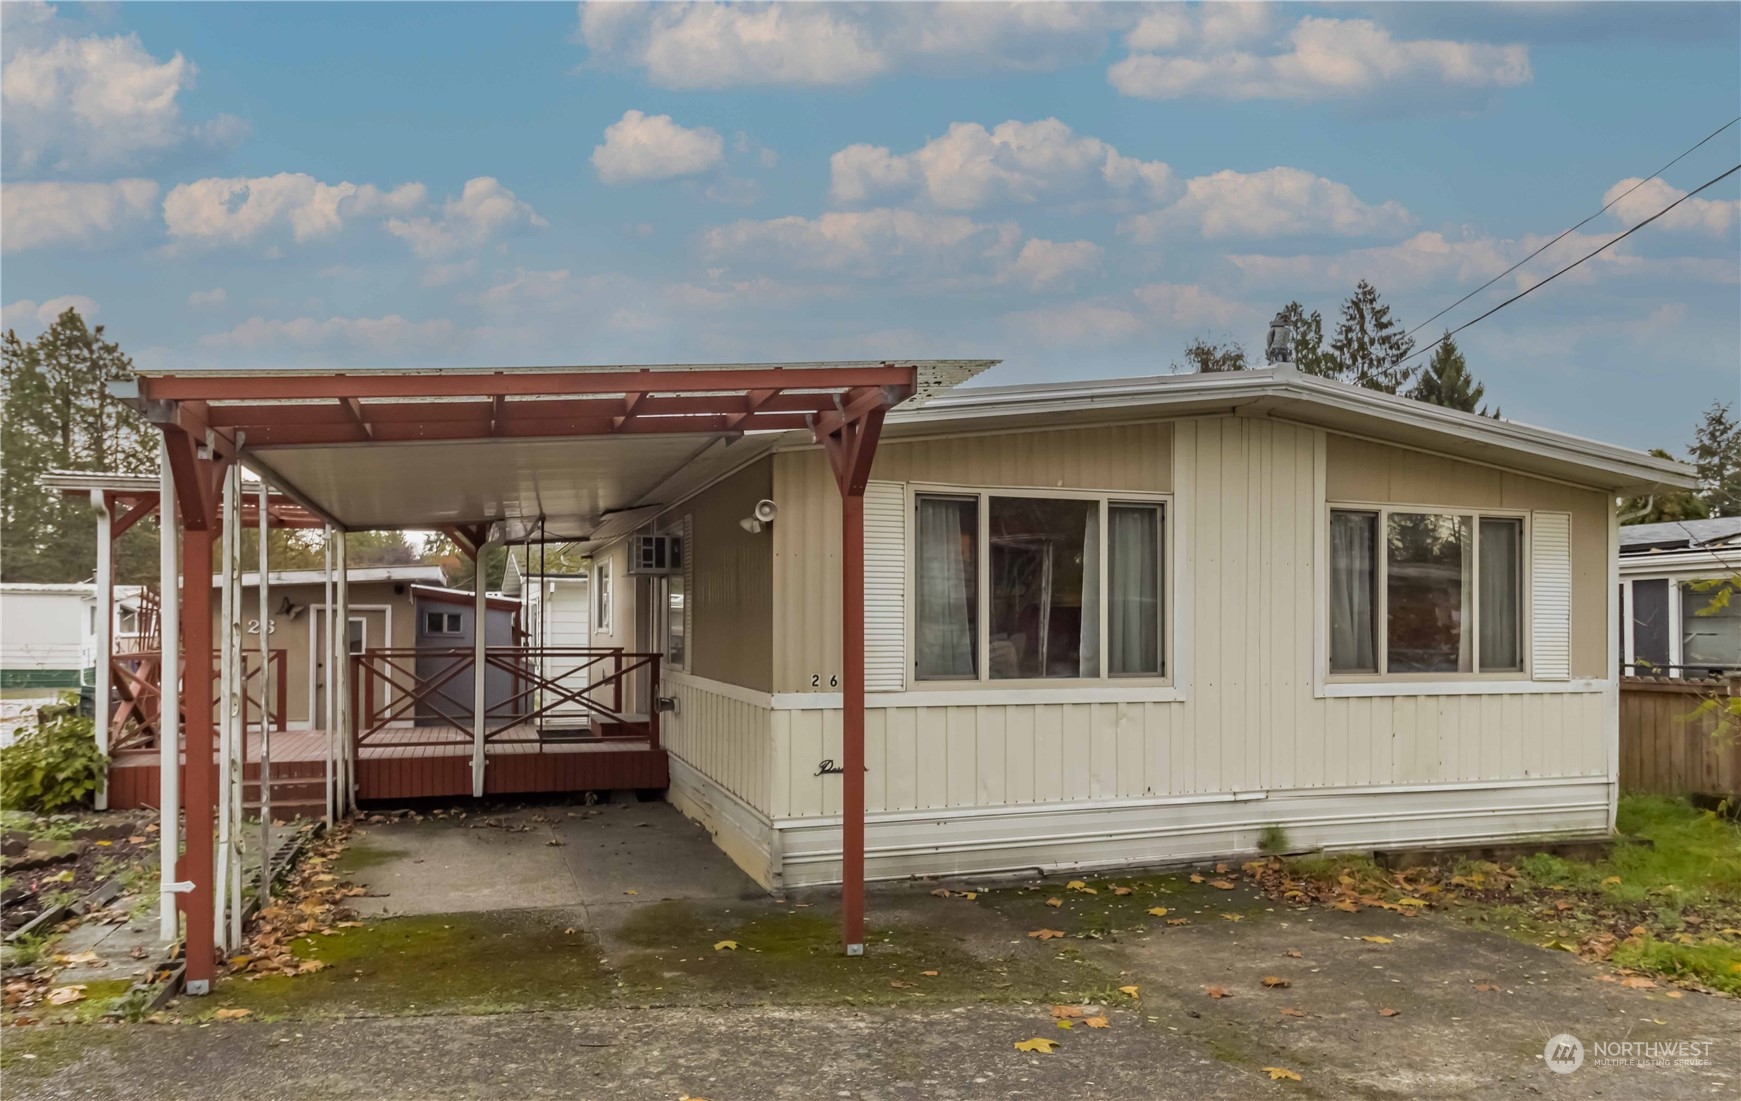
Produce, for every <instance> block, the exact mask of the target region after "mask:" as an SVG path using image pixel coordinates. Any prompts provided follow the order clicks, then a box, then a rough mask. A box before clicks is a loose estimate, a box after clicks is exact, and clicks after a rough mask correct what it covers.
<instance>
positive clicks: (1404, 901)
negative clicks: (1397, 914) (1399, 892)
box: [1396, 898, 1428, 906]
mask: <svg viewBox="0 0 1741 1101" xmlns="http://www.w3.org/2000/svg"><path fill="white" fill-rule="evenodd" d="M1396 904H1397V905H1398V906H1426V905H1428V903H1427V900H1426V899H1424V898H1399V899H1397V900H1396Z"/></svg>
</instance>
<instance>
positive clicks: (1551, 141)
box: [0, 0, 1741, 454]
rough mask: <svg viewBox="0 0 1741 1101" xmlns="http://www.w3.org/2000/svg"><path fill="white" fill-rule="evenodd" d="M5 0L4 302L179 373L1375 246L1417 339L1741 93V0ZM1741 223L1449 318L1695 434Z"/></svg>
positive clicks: (1480, 355) (913, 298) (1250, 278)
mask: <svg viewBox="0 0 1741 1101" xmlns="http://www.w3.org/2000/svg"><path fill="white" fill-rule="evenodd" d="M0 15H3V16H4V28H3V29H4V35H3V39H0V50H3V53H0V66H3V68H0V185H3V186H0V215H3V226H0V249H3V252H0V306H3V308H4V323H5V325H6V326H7V327H9V328H14V329H15V330H16V331H17V332H18V335H19V336H20V337H22V338H25V339H29V338H30V337H31V336H33V335H35V334H36V333H38V332H40V331H41V329H42V328H43V326H44V325H45V324H46V323H47V322H48V321H50V320H52V318H53V317H54V316H55V315H56V314H57V313H58V312H59V311H60V310H62V309H64V308H66V306H68V305H73V306H76V307H78V308H79V309H80V310H81V312H83V313H84V314H86V315H87V317H88V318H89V319H90V320H91V321H93V322H96V323H101V324H103V325H105V326H106V327H107V331H108V335H109V337H110V338H111V339H113V340H116V341H118V342H119V343H120V344H121V346H122V347H123V349H124V350H125V351H127V352H128V353H130V354H131V355H132V356H133V357H134V360H135V362H136V363H138V364H139V365H140V366H147V367H151V368H158V369H195V368H208V367H232V368H233V367H266V366H272V367H282V366H309V365H320V366H329V367H346V368H358V369H361V368H367V367H373V366H407V365H428V366H449V365H469V366H511V365H516V364H560V363H569V364H611V363H684V362H728V361H729V362H776V361H793V360H813V359H854V358H871V359H906V358H920V357H956V356H960V357H973V358H993V359H1001V360H1003V364H1002V365H1001V366H999V367H998V368H996V369H994V370H993V371H992V372H989V373H988V374H987V375H986V376H983V377H982V381H984V382H988V383H1005V384H1009V383H1022V382H1040V381H1058V380H1068V379H1082V378H1109V377H1120V376H1131V375H1150V374H1161V373H1166V372H1168V371H1170V370H1173V369H1174V366H1175V365H1176V364H1178V363H1180V362H1181V352H1182V350H1183V349H1184V347H1185V346H1186V344H1187V343H1189V342H1190V341H1191V340H1193V339H1195V338H1199V337H1202V338H1206V339H1210V340H1216V341H1222V340H1234V341H1238V342H1240V343H1241V344H1243V345H1244V347H1245V348H1246V349H1248V351H1249V352H1250V353H1251V354H1252V355H1253V356H1254V358H1258V359H1261V356H1262V349H1263V342H1264V332H1265V329H1266V326H1267V324H1268V321H1269V319H1270V318H1271V317H1272V316H1273V315H1274V314H1275V312H1276V310H1277V309H1279V308H1280V307H1281V306H1282V305H1284V304H1285V303H1287V302H1288V301H1289V300H1291V299H1297V300H1299V301H1300V302H1301V303H1303V304H1304V305H1305V306H1306V307H1307V309H1316V310H1320V311H1322V312H1323V314H1324V316H1325V324H1326V329H1327V330H1328V329H1330V328H1331V327H1333V325H1334V321H1335V316H1336V314H1337V312H1338V310H1339V306H1340V303H1341V301H1342V300H1343V299H1344V298H1346V297H1347V295H1348V294H1349V292H1350V291H1352V289H1353V287H1354V285H1355V283H1356V282H1357V281H1358V280H1360V279H1363V278H1364V279H1366V280H1369V281H1370V282H1372V283H1373V284H1374V285H1375V286H1376V287H1377V288H1378V290H1379V292H1380V294H1381V295H1382V296H1383V297H1384V299H1385V301H1386V302H1388V303H1389V304H1390V305H1391V306H1392V308H1393V311H1394V314H1395V316H1396V317H1397V318H1398V320H1400V321H1401V322H1402V323H1403V324H1404V325H1405V326H1407V327H1409V328H1411V329H1412V328H1415V327H1416V326H1421V328H1420V330H1419V332H1418V333H1416V334H1415V335H1416V339H1417V340H1418V341H1419V342H1420V343H1421V344H1422V345H1425V344H1427V343H1429V342H1430V341H1431V340H1432V339H1434V338H1436V337H1437V336H1438V335H1439V334H1441V333H1442V332H1443V331H1445V329H1446V328H1447V327H1448V326H1455V325H1459V324H1462V323H1463V322H1466V321H1469V320H1472V319H1473V318H1474V317H1476V316H1477V315H1478V314H1480V313H1481V312H1482V311H1484V310H1485V309H1487V308H1489V307H1491V306H1493V305H1496V304H1497V303H1499V302H1501V301H1503V300H1504V299H1505V298H1506V297H1509V296H1510V295H1513V294H1516V293H1517V292H1518V291H1520V290H1523V289H1526V288H1528V287H1531V286H1534V285H1536V284H1538V283H1540V281H1541V280H1543V279H1545V278H1546V277H1547V276H1549V275H1551V274H1553V272H1555V271H1556V270H1558V269H1560V268H1561V267H1563V266H1564V265H1566V264H1568V263H1570V262H1571V261H1573V260H1575V259H1577V258H1578V257H1579V256H1581V255H1583V254H1584V253H1586V252H1589V251H1590V250H1591V249H1594V248H1596V247H1598V246H1600V245H1601V244H1603V243H1604V242H1605V241H1608V240H1609V239H1611V238H1612V237H1614V236H1615V235H1616V234H1618V233H1620V232H1621V231H1623V230H1624V229H1626V228H1627V227H1629V226H1631V225H1634V224H1635V223H1637V222H1638V221H1641V220H1642V219H1644V218H1646V217H1649V216H1650V215H1652V214H1654V213H1656V212H1657V211H1659V210H1661V209H1662V208H1663V207H1665V206H1667V205H1668V204H1669V203H1671V202H1673V201H1674V200H1676V199H1678V198H1680V197H1682V196H1683V195H1685V194H1686V193H1687V192H1689V191H1691V190H1693V189H1694V188H1697V187H1698V186H1700V185H1701V184H1704V183H1705V182H1706V181H1708V180H1710V179H1712V178H1713V177H1716V176H1718V175H1720V174H1721V173H1723V172H1724V171H1726V170H1728V169H1729V168H1731V167H1732V166H1734V165H1736V164H1741V125H1736V126H1732V127H1730V128H1729V129H1728V130H1727V131H1725V132H1723V133H1722V134H1720V135H1718V136H1717V137H1716V138H1713V139H1711V140H1710V141H1708V142H1707V143H1706V144H1705V145H1703V146H1702V147H1700V148H1699V149H1697V150H1696V151H1694V152H1693V153H1691V154H1690V155H1688V156H1687V157H1685V159H1683V160H1681V161H1680V162H1679V163H1677V164H1675V165H1674V166H1673V167H1671V168H1669V169H1668V170H1667V171H1665V172H1662V173H1661V175H1660V176H1658V175H1656V172H1657V170H1658V169H1659V168H1660V167H1661V166H1663V165H1664V164H1665V163H1666V162H1668V161H1669V160H1671V159H1672V158H1674V157H1675V156H1677V155H1678V154H1680V153H1682V152H1684V151H1685V150H1686V149H1688V148H1689V147H1690V146H1692V145H1693V144H1694V143H1695V142H1697V141H1698V140H1699V139H1701V138H1704V137H1706V136H1707V135H1709V134H1710V133H1711V132H1712V131H1714V130H1716V129H1717V128H1719V127H1721V126H1722V125H1723V124H1724V123H1726V122H1729V121H1730V120H1731V119H1732V118H1734V117H1735V116H1736V115H1738V114H1741V5H1737V4H1733V3H1722V4H1719V3H1701V4H1675V3H1653V4H1575V3H1562V4H1545V3H1514V4H1500V5H1488V4H1476V3H1469V4H1439V3H1419V4H1340V5H1317V4H1301V5H1290V4H1274V5H1250V4H1233V3H1225V4H1222V3H1216V4H1190V5H1175V4H1154V5H1149V4H1111V5H1101V4H1001V3H972V4H892V3H890V4H875V3H872V4H844V3H842V4H808V5H777V6H772V7H770V6H764V5H717V4H707V3H701V4H688V3H670V4H656V5H641V4H627V3H622V4H619V3H605V4H596V5H581V6H580V7H579V8H576V7H575V6H574V5H572V4H556V3H550V4H506V3H501V4H476V5H473V4H433V5H425V4H415V3H395V4H373V5H371V4H360V3H359V4H330V5H329V4H318V3H297V4H229V3H209V4H173V3H162V4H142V3H141V4H90V5H85V4H55V5H46V4H40V3H15V2H10V0H8V2H6V3H5V4H4V5H3V6H0ZM1611 200H1613V205H1612V207H1611V208H1610V209H1609V210H1608V211H1607V212H1606V213H1604V214H1602V215H1601V216H1600V217H1598V218H1596V219H1594V220H1593V221H1591V222H1590V223H1589V224H1588V225H1585V226H1583V227H1582V228H1581V229H1579V230H1577V231H1576V232H1574V233H1571V234H1569V235H1568V236H1567V237H1566V238H1565V239H1564V240H1562V241H1560V242H1559V243H1558V244H1556V245H1554V246H1553V247H1552V248H1549V249H1548V250H1546V251H1545V252H1543V253H1542V254H1541V255H1540V256H1538V257H1536V258H1535V259H1534V260H1532V261H1530V262H1529V263H1528V264H1526V265H1524V266H1523V267H1522V268H1520V269H1519V270H1518V271H1516V272H1514V273H1512V274H1510V275H1508V276H1506V277H1505V278H1502V279H1500V280H1498V281H1497V282H1495V283H1494V284H1493V286H1492V287H1490V288H1488V289H1487V290H1485V291H1483V292H1481V293H1480V294H1477V295H1475V296H1474V297H1472V298H1471V299H1470V300H1469V301H1468V302H1466V303H1464V304H1463V305H1461V306H1459V307H1457V308H1456V309H1454V310H1452V311H1450V312H1449V313H1446V314H1445V315H1444V316H1443V317H1441V318H1438V319H1437V320H1434V321H1433V322H1432V324H1431V325H1426V324H1425V323H1426V322H1427V321H1428V319H1429V318H1431V317H1432V315H1433V314H1435V313H1437V312H1439V311H1440V310H1441V309H1444V308H1445V307H1447V306H1450V305H1451V304H1452V303H1453V302H1455V301H1456V300H1457V299H1459V298H1461V297H1462V296H1463V295H1465V294H1466V293H1468V292H1469V291H1471V290H1474V289H1475V288H1476V287H1478V286H1480V285H1481V284H1482V283H1484V282H1486V281H1487V280H1489V279H1491V278H1493V277H1494V276H1496V275H1499V274H1500V273H1501V272H1503V271H1505V269H1507V268H1508V267H1510V266H1511V265H1512V264H1513V263H1515V262H1516V261H1518V260H1520V259H1522V258H1523V257H1524V256H1525V255H1527V254H1528V253H1529V252H1531V251H1532V250H1534V249H1535V248H1536V247H1538V246H1539V245H1541V244H1542V243H1544V242H1546V241H1547V240H1549V239H1550V238H1552V237H1553V236H1555V235H1556V234H1558V233H1560V232H1561V231H1562V230H1565V229H1566V228H1567V227H1569V226H1572V225H1573V224H1574V223H1577V222H1578V221H1580V220H1582V219H1584V218H1585V217H1586V216H1588V215H1590V214H1592V213H1594V212H1596V211H1597V210H1599V209H1601V208H1602V207H1603V206H1604V204H1606V203H1609V202H1610V201H1611ZM1738 242H1741V173H1738V174H1737V175H1735V176H1731V177H1729V178H1728V179H1727V180H1725V181H1723V182H1721V183H1719V184H1717V185H1716V186H1714V187H1711V188H1710V189H1708V190H1706V191H1704V192H1702V193H1700V194H1699V195H1697V196H1696V197H1693V198H1690V199H1687V200H1686V201H1685V202H1683V203H1681V204H1680V206H1678V207H1676V208H1675V210H1674V211H1673V212H1671V213H1670V214H1668V215H1666V216H1664V217H1663V218H1661V219H1659V220H1658V221H1657V222H1655V223H1654V224H1652V225H1651V226H1648V227H1646V228H1645V229H1643V230H1641V231H1640V232H1638V233H1637V234H1635V235H1633V236H1631V237H1629V238H1628V239H1627V240H1625V241H1624V242H1621V243H1619V244H1618V245H1615V246H1614V247H1613V248H1610V249H1609V250H1608V251H1607V252H1605V253H1603V254H1601V255H1600V256H1599V257H1597V258H1596V259H1594V260H1592V261H1590V262H1589V263H1586V264H1584V265H1583V266H1582V267H1580V268H1578V269H1577V270H1575V271H1573V272H1571V273H1569V274H1567V275H1566V276H1564V277H1562V278H1560V279H1557V280H1555V281H1554V282H1553V283H1552V284H1550V285H1547V286H1543V287H1542V288H1541V289H1540V290H1538V291H1536V292H1535V293H1532V294H1531V295H1529V296H1528V297H1527V298H1524V299H1522V300H1520V301H1518V302H1517V303H1515V304H1513V305H1511V306H1509V307H1507V308H1506V309H1504V310H1502V311H1501V312H1499V313H1497V314H1495V315H1494V316H1492V317H1490V318H1488V319H1486V320H1484V321H1482V322H1480V323H1479V324H1477V325H1475V326H1473V327H1472V328H1470V329H1469V330H1468V331H1466V332H1464V333H1462V334H1460V335H1459V336H1458V337H1457V341H1458V343H1459V345H1460V346H1461V347H1462V348H1463V349H1464V351H1465V354H1466V356H1467V358H1468V361H1469V365H1470V368H1471V369H1472V371H1473V372H1474V373H1475V374H1476V376H1477V377H1478V378H1479V379H1480V380H1481V381H1482V382H1483V383H1484V384H1485V385H1486V387H1487V398H1488V401H1489V402H1492V403H1497V405H1498V406H1499V407H1500V408H1501V410H1502V411H1503V413H1504V415H1506V416H1507V417H1509V418H1512V419H1515V420H1519V421H1524V422H1528V423H1531V424H1537V425H1543V426H1547V427H1551V428H1556V429H1560V430H1562V431H1568V432H1572V433H1576V434H1578V435H1583V436H1589V437H1594V438H1598V439H1604V440H1608V441H1611V442H1615V443H1620V444H1626V445H1630V446H1634V447H1665V448H1668V449H1670V450H1671V451H1674V452H1676V453H1677V454H1678V453H1680V452H1681V451H1682V450H1683V449H1684V447H1685V445H1686V443H1687V442H1688V441H1689V440H1690V437H1691V433H1692V427H1693V425H1694V423H1695V422H1696V421H1697V419H1698V417H1699V415H1700V413H1701V411H1702V410H1703V409H1704V408H1706V407H1707V406H1709V404H1710V403H1711V402H1712V401H1713V400H1717V401H1723V402H1735V401H1737V400H1738V399H1741V245H1738ZM1423 358H1424V357H1423ZM1416 362H1420V360H1417V361H1416Z"/></svg>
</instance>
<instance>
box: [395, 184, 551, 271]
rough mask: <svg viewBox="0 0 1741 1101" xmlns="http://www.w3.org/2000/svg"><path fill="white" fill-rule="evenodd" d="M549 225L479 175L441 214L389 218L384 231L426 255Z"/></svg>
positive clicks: (486, 241) (443, 253)
mask: <svg viewBox="0 0 1741 1101" xmlns="http://www.w3.org/2000/svg"><path fill="white" fill-rule="evenodd" d="M549 224H550V223H549V222H547V221H545V220H544V219H543V218H542V217H541V216H539V214H538V212H537V211H535V210H533V209H532V207H531V205H530V204H529V203H525V202H522V201H520V199H519V198H518V197H516V196H515V194H514V193H513V192H512V191H509V190H508V189H507V188H505V187H503V186H502V185H501V184H500V183H498V182H497V181H496V180H495V179H494V178H493V177H490V176H478V177H476V178H474V179H470V180H467V181H466V184H465V189H464V190H463V191H462V192H461V193H460V196H459V198H457V199H449V200H447V202H446V203H444V204H442V208H441V215H440V217H436V218H431V217H419V218H392V219H389V220H388V222H387V232H389V233H391V234H393V236H395V237H399V238H402V239H403V240H404V241H405V242H406V243H407V244H409V245H410V246H411V251H412V252H415V253H416V254H417V255H419V256H422V257H426V258H427V257H434V256H442V255H445V254H447V253H450V252H453V251H454V250H455V249H460V248H467V247H476V246H479V245H483V244H486V243H488V242H489V241H490V240H492V239H493V238H495V237H497V236H498V235H500V234H504V233H508V232H511V231H513V230H516V229H524V228H527V227H532V228H542V227H545V226H548V225H549Z"/></svg>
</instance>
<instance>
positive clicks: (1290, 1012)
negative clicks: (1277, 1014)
mask: <svg viewBox="0 0 1741 1101" xmlns="http://www.w3.org/2000/svg"><path fill="white" fill-rule="evenodd" d="M1305 1015H1306V1011H1305V1010H1303V1009H1295V1008H1294V1007H1293V1006H1288V1007H1287V1008H1286V1009H1283V1010H1282V1016H1284V1017H1304V1016H1305Z"/></svg>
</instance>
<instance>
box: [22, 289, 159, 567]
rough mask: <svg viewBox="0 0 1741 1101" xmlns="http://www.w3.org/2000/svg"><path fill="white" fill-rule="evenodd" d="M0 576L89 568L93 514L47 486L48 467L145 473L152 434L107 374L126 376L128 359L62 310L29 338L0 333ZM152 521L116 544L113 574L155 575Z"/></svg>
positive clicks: (151, 464)
mask: <svg viewBox="0 0 1741 1101" xmlns="http://www.w3.org/2000/svg"><path fill="white" fill-rule="evenodd" d="M0 360H3V367H0V378H3V387H4V408H3V410H0V525H3V526H4V529H5V533H6V534H5V539H4V540H0V579H4V580H6V581H35V582H55V581H62V582H64V581H82V580H84V579H85V578H87V577H89V576H91V574H92V572H93V571H94V570H95V569H96V526H97V523H96V516H95V514H94V513H93V512H92V510H91V507H90V503H89V502H88V501H84V500H78V499H75V498H70V497H66V496H63V495H60V494H54V493H50V492H48V491H47V490H44V489H43V488H42V487H41V486H40V485H38V484H37V479H38V478H40V477H41V476H42V475H43V474H44V473H46V472H47V471H50V470H93V471H97V470H100V471H122V472H135V473H147V472H155V471H156V469H157V442H156V438H155V433H153V432H152V431H151V430H150V429H149V428H148V427H147V426H146V424H145V423H144V420H143V419H142V418H141V417H140V416H139V414H138V413H136V412H135V411H134V410H133V409H132V408H131V407H129V406H127V405H125V404H123V403H121V402H119V401H117V400H116V399H115V398H113V397H111V396H110V394H109V391H108V384H109V383H110V382H114V381H118V380H121V379H126V378H130V377H132V373H133V364H132V361H131V360H129V359H128V358H127V356H126V355H125V354H123V353H122V351H121V349H120V346H119V345H117V344H115V343H114V342H112V341H110V340H107V339H105V338H104V334H103V327H102V326H101V325H99V326H97V327H96V328H94V329H92V328H90V327H88V326H86V324H85V321H84V319H83V318H82V317H80V316H79V314H78V311H77V310H72V309H69V310H67V311H66V312H64V313H62V314H61V315H60V316H59V317H57V318H56V319H55V320H54V323H53V324H52V325H50V326H49V327H48V329H47V330H46V331H44V332H43V333H42V335H40V336H38V337H37V338H36V339H35V340H31V341H28V342H26V341H21V340H19V339H18V336H17V334H16V333H14V332H11V331H8V332H7V333H6V334H5V336H4V338H0ZM156 534H157V533H156V526H155V525H153V524H140V525H137V526H136V527H134V528H133V531H132V532H131V533H129V534H128V535H127V536H126V537H124V538H123V539H121V540H120V541H119V542H118V543H117V544H116V579H117V580H119V581H129V580H143V579H146V578H149V577H153V576H155V575H156V562H157V551H156Z"/></svg>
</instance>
